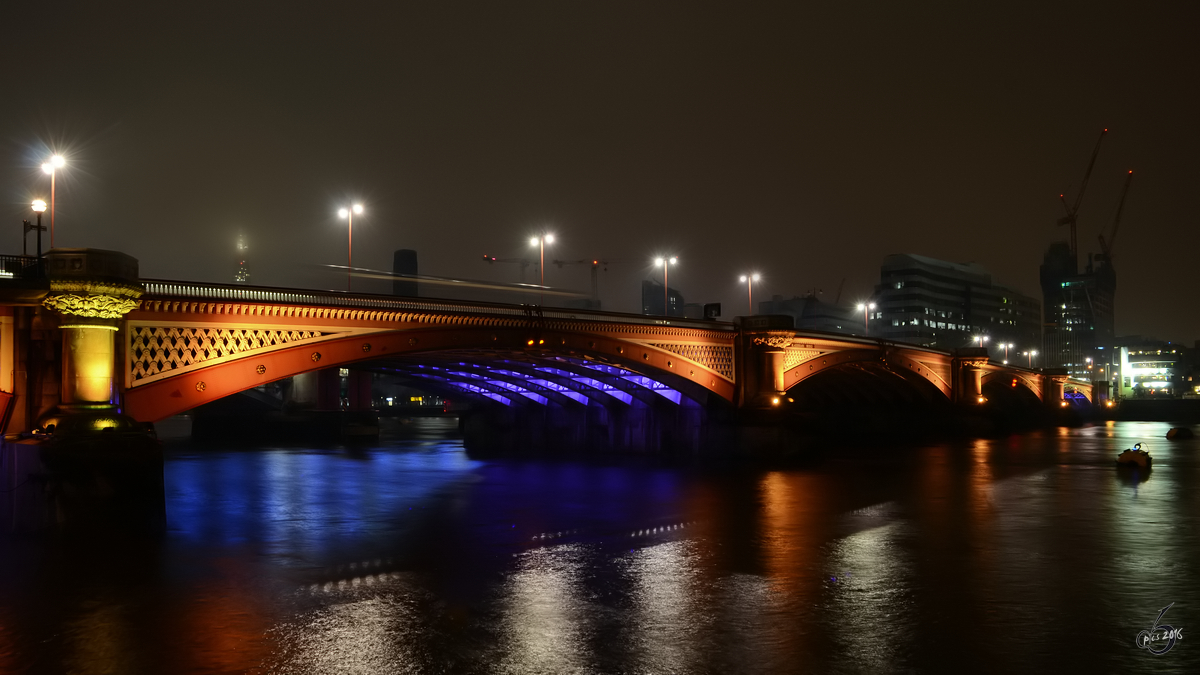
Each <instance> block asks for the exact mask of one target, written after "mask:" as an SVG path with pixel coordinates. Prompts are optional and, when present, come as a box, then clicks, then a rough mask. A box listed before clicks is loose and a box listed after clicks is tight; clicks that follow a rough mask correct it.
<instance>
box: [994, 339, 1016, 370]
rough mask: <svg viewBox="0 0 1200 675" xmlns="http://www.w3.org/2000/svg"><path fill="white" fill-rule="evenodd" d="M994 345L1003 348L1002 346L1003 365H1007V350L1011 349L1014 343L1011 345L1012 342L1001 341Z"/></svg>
mask: <svg viewBox="0 0 1200 675" xmlns="http://www.w3.org/2000/svg"><path fill="white" fill-rule="evenodd" d="M996 346H997V347H1003V348H1004V365H1006V366H1007V365H1008V350H1009V349H1012V347H1013V346H1014V345H1013V343H1011V342H1001V343H1000V344H998V345H996Z"/></svg>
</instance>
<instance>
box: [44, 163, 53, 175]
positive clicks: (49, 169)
mask: <svg viewBox="0 0 1200 675" xmlns="http://www.w3.org/2000/svg"><path fill="white" fill-rule="evenodd" d="M42 171H45V172H46V173H54V165H53V164H51V163H50V162H46V163H45V164H43V165H42Z"/></svg>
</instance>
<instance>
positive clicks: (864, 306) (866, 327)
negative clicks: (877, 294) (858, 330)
mask: <svg viewBox="0 0 1200 675" xmlns="http://www.w3.org/2000/svg"><path fill="white" fill-rule="evenodd" d="M858 308H859V309H861V310H862V313H863V335H864V336H868V335H870V334H871V324H870V321H869V319H870V314H869V312H870V310H872V309H875V303H873V302H860V303H858Z"/></svg>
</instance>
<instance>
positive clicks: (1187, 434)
mask: <svg viewBox="0 0 1200 675" xmlns="http://www.w3.org/2000/svg"><path fill="white" fill-rule="evenodd" d="M1195 437H1196V435H1195V434H1193V433H1192V430H1191V429H1189V428H1187V427H1173V428H1172V429H1171V430H1170V431H1168V432H1167V438H1168V439H1170V440H1172V441H1176V440H1183V439H1185V438H1195Z"/></svg>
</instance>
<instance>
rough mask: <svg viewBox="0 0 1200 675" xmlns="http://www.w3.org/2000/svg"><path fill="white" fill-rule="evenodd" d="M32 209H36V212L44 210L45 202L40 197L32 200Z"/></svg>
mask: <svg viewBox="0 0 1200 675" xmlns="http://www.w3.org/2000/svg"><path fill="white" fill-rule="evenodd" d="M33 210H34V211H37V212H38V213H41V212H42V211H45V210H46V202H44V201H42V200H40V199H35V200H33Z"/></svg>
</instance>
